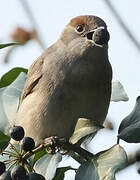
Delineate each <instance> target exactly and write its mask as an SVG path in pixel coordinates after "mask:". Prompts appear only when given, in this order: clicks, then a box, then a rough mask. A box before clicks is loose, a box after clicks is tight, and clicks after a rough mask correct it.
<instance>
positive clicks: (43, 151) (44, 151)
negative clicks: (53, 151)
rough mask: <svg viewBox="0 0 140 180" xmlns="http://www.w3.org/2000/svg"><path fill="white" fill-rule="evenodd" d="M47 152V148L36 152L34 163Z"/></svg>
mask: <svg viewBox="0 0 140 180" xmlns="http://www.w3.org/2000/svg"><path fill="white" fill-rule="evenodd" d="M46 153H47V152H46V150H45V149H43V150H42V151H40V152H37V153H36V154H35V156H34V160H33V161H34V163H35V162H36V161H38V160H39V159H40V158H41V157H42V156H44V155H45V154H46Z"/></svg>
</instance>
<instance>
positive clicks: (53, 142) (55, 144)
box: [44, 136, 61, 154]
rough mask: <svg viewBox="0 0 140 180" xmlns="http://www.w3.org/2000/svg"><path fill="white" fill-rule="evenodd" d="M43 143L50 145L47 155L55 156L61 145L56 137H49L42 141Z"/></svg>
mask: <svg viewBox="0 0 140 180" xmlns="http://www.w3.org/2000/svg"><path fill="white" fill-rule="evenodd" d="M44 143H45V144H46V143H49V144H50V146H49V148H48V149H47V152H48V153H49V154H55V153H56V152H58V151H60V147H61V143H60V140H59V138H58V137H57V136H51V137H49V138H46V139H44Z"/></svg>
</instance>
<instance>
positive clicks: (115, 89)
mask: <svg viewBox="0 0 140 180" xmlns="http://www.w3.org/2000/svg"><path fill="white" fill-rule="evenodd" d="M128 100H129V98H128V95H127V94H126V92H125V90H124V87H123V85H122V84H121V83H120V82H119V81H118V80H116V81H114V82H113V83H112V94H111V101H114V102H118V101H128Z"/></svg>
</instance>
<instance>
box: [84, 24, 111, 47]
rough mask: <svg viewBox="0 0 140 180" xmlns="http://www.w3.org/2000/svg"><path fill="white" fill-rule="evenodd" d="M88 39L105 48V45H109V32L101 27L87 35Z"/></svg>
mask: <svg viewBox="0 0 140 180" xmlns="http://www.w3.org/2000/svg"><path fill="white" fill-rule="evenodd" d="M85 36H86V37H87V39H89V40H92V41H93V42H94V44H95V45H96V46H99V47H103V45H107V44H108V41H109V39H110V35H109V32H108V31H107V29H106V28H105V27H103V26H100V27H98V28H96V29H94V30H92V31H90V32H88V33H87V34H86V35H85Z"/></svg>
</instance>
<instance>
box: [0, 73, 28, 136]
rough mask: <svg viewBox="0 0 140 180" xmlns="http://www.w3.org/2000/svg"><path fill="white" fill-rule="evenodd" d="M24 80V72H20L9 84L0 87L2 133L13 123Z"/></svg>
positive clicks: (0, 127) (0, 123)
mask: <svg viewBox="0 0 140 180" xmlns="http://www.w3.org/2000/svg"><path fill="white" fill-rule="evenodd" d="M25 81H26V74H25V73H23V72H22V73H20V75H19V76H18V78H17V79H16V80H15V81H14V82H13V83H11V84H10V85H9V86H6V87H4V88H0V131H2V132H4V133H8V131H9V128H10V126H11V125H12V124H13V121H14V119H15V115H16V110H17V107H18V102H19V97H20V95H21V92H22V89H23V87H24V84H25Z"/></svg>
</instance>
